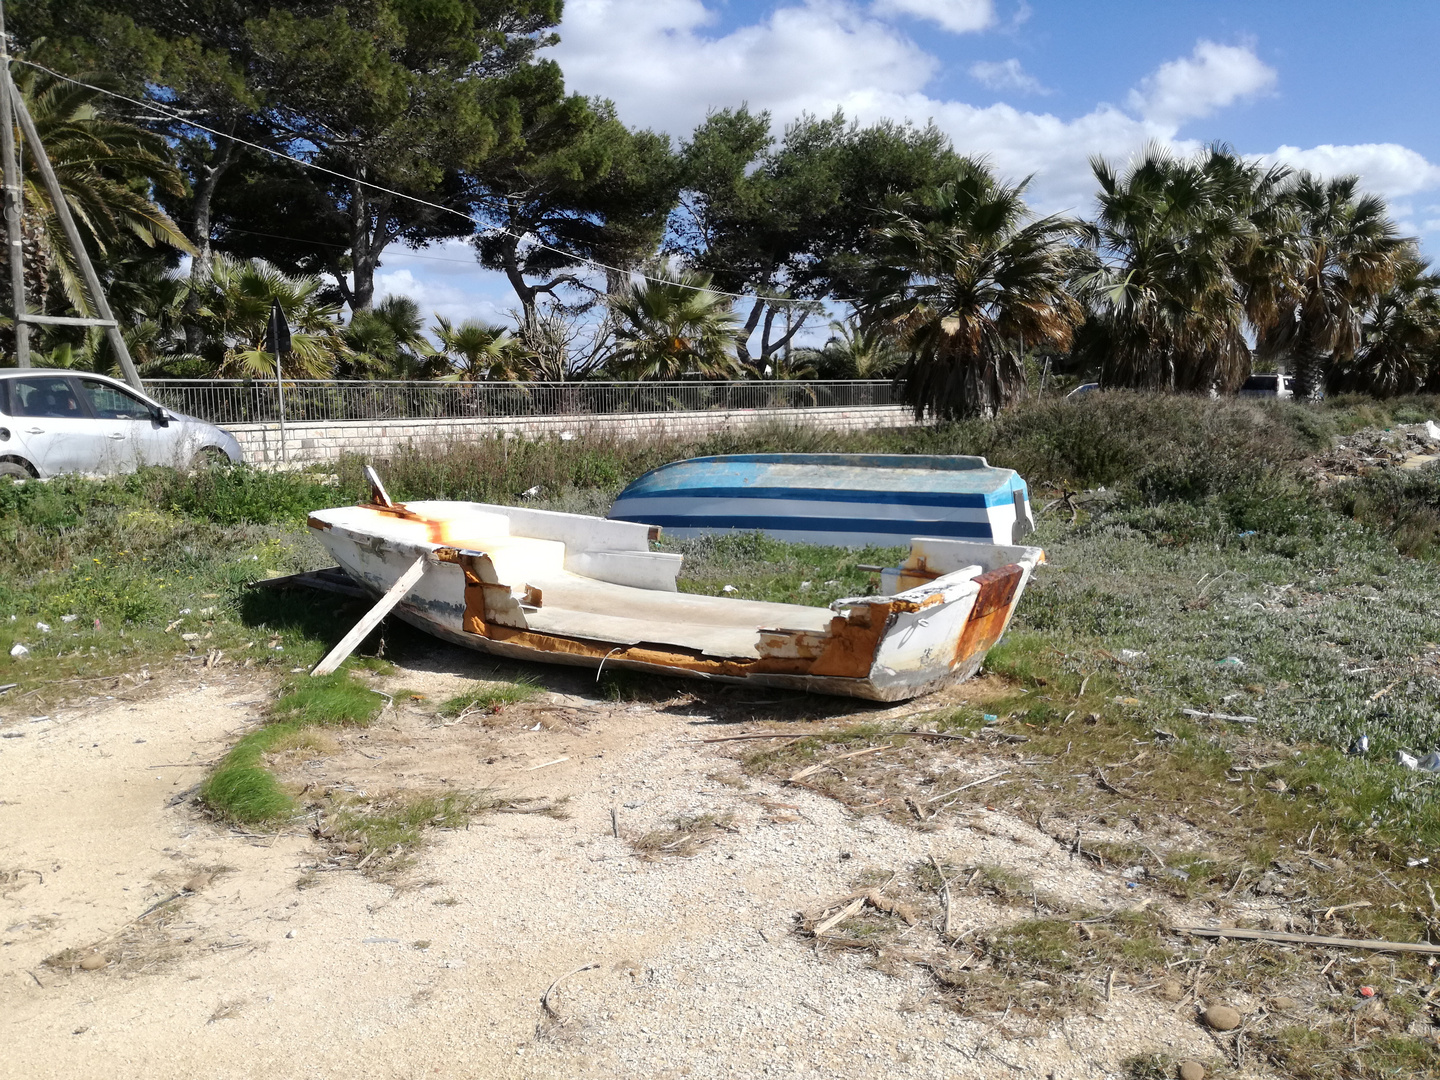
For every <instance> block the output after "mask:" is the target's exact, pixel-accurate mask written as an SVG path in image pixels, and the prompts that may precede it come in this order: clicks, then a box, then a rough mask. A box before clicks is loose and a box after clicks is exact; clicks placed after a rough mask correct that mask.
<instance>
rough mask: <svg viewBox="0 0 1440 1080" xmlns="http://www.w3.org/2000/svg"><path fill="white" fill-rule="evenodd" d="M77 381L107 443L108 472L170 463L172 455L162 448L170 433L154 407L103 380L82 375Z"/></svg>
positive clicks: (164, 446) (165, 444)
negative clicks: (103, 432) (158, 419)
mask: <svg viewBox="0 0 1440 1080" xmlns="http://www.w3.org/2000/svg"><path fill="white" fill-rule="evenodd" d="M79 381H80V387H81V389H82V390H83V391H84V392H85V400H86V401H87V402H88V403H89V405H90V411H91V412H93V413H94V414H95V418H96V421H97V422H98V423H100V424H101V425H102V426H103V427H104V428H105V433H106V438H107V440H108V441H109V442H110V444H111V455H110V461H109V462H108V464H109V468H110V470H111V471H114V472H131V471H133V470H134V469H136V468H138V467H139V466H141V465H160V464H170V463H171V460H170V459H171V458H173V456H174V455H173V454H167V453H166V448H167V446H168V445H169V443H171V442H172V441H173V438H172V432H171V429H170V428H168V427H164V426H161V425H160V424H159V423H158V421H157V420H156V416H157V414H158V410H157V409H156V408H155V406H153V405H151V404H150V402H148V401H146V400H144V399H143V398H140V397H137V396H136V395H135V394H132V393H131V392H130V391H129V390H125V389H123V388H121V387H119V386H116V385H115V384H114V383H111V382H107V381H106V380H104V379H87V378H86V377H85V376H83V375H82V376H80V377H79Z"/></svg>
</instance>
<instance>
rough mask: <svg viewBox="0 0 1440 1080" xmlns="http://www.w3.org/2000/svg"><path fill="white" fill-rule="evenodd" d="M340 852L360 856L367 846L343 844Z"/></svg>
mask: <svg viewBox="0 0 1440 1080" xmlns="http://www.w3.org/2000/svg"><path fill="white" fill-rule="evenodd" d="M340 850H341V851H343V852H344V853H345V854H346V855H359V854H360V852H362V851H364V850H365V845H364V844H355V843H350V844H341V845H340Z"/></svg>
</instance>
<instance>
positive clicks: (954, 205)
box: [863, 158, 1080, 419]
mask: <svg viewBox="0 0 1440 1080" xmlns="http://www.w3.org/2000/svg"><path fill="white" fill-rule="evenodd" d="M1026 183H1028V181H1025V182H1021V183H1019V184H1013V185H1012V184H1004V183H1001V182H1000V181H998V180H996V178H995V176H994V175H993V174H992V173H991V172H990V170H989V168H988V167H987V166H986V165H985V164H984V163H983V162H981V161H977V160H975V159H973V158H963V159H961V161H960V163H959V165H958V167H957V170H956V173H955V176H954V177H953V178H951V179H949V180H947V181H946V182H945V183H943V184H941V185H940V186H939V187H938V188H937V189H935V190H933V191H931V192H929V193H927V194H926V195H924V196H923V197H922V198H921V199H920V200H919V201H907V202H905V203H902V204H901V205H900V206H899V207H897V208H894V209H891V210H890V211H889V212H888V213H887V215H886V217H885V220H884V223H883V225H882V227H881V228H880V229H879V233H878V240H879V244H878V253H877V257H876V258H877V265H876V267H875V269H874V271H873V276H872V281H871V284H870V286H869V287H868V289H867V296H866V300H865V303H864V305H863V319H864V321H865V323H866V324H867V325H868V324H872V323H881V324H884V325H886V326H888V327H891V328H893V329H894V332H895V333H896V336H897V339H898V341H899V344H900V346H901V347H902V348H903V349H904V350H905V351H906V352H907V353H908V354H909V360H908V361H907V363H906V365H905V369H904V373H903V376H902V377H903V379H904V393H905V397H906V400H907V401H908V403H909V404H910V406H911V407H912V408H913V409H914V410H915V415H916V417H917V418H920V417H923V416H924V415H925V414H926V413H929V414H931V415H933V416H937V417H941V418H945V419H950V418H955V417H962V416H993V415H994V414H995V413H996V412H997V411H998V410H1000V409H1001V408H1003V407H1004V406H1005V405H1006V404H1008V403H1009V402H1010V401H1011V400H1013V399H1014V398H1015V396H1016V395H1017V394H1018V393H1019V391H1020V390H1021V388H1022V387H1023V386H1024V378H1025V373H1024V368H1023V367H1022V365H1021V361H1020V349H1019V348H1018V347H1017V346H1018V343H1019V342H1021V341H1022V340H1023V341H1024V342H1025V343H1027V344H1030V345H1038V344H1041V343H1048V344H1050V345H1053V346H1054V347H1056V348H1066V347H1068V346H1069V343H1070V336H1071V332H1072V330H1073V328H1074V325H1075V323H1076V321H1077V320H1078V319H1079V316H1080V308H1079V305H1078V304H1077V303H1076V301H1075V300H1074V298H1073V297H1072V296H1071V295H1070V294H1069V292H1067V291H1066V281H1067V278H1068V275H1069V273H1070V270H1071V263H1072V252H1073V247H1072V245H1071V244H1070V242H1069V241H1070V240H1071V238H1072V237H1073V236H1074V234H1075V225H1074V224H1073V223H1072V222H1070V221H1068V220H1066V219H1064V218H1061V217H1047V218H1042V219H1040V220H1038V221H1032V220H1030V212H1029V209H1028V208H1027V207H1026V205H1025V201H1024V198H1023V197H1022V196H1023V194H1024V190H1025V186H1026Z"/></svg>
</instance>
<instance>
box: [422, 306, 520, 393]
mask: <svg viewBox="0 0 1440 1080" xmlns="http://www.w3.org/2000/svg"><path fill="white" fill-rule="evenodd" d="M435 336H436V338H438V339H439V341H440V355H441V356H442V357H443V358H444V360H445V362H446V364H447V365H448V371H447V373H446V374H444V375H441V376H440V378H442V379H446V380H448V381H451V382H478V381H480V380H481V379H490V380H494V381H497V382H520V381H523V380H525V379H527V378H529V377H530V375H531V374H532V371H531V366H530V364H529V362H528V360H529V355H528V353H527V352H526V350H525V348H524V347H523V346H522V345H521V344H520V343H519V342H518V341H516V340H515V339H514V338H513V337H511V336H510V331H508V330H506V329H505V328H504V327H503V326H492V325H490V324H489V323H486V322H481V321H480V320H479V319H466V320H465V321H464V322H462V323H461V324H460V325H459V326H455V325H453V324H451V322H450V320H449V319H447V318H445V317H444V316H443V315H437V316H436V318H435Z"/></svg>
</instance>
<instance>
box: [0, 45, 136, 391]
mask: <svg viewBox="0 0 1440 1080" xmlns="http://www.w3.org/2000/svg"><path fill="white" fill-rule="evenodd" d="M0 78H3V79H4V80H5V82H6V86H7V89H8V91H9V94H10V105H11V107H12V108H13V109H14V110H15V119H16V120H18V121H19V123H20V134H22V135H23V136H24V137H25V144H26V145H27V146H28V147H29V148H30V153H31V154H32V155H33V156H34V158H35V165H36V166H37V167H38V168H39V170H40V176H41V177H42V178H43V179H44V181H45V187H46V189H47V190H48V191H49V192H50V201H51V203H52V204H53V205H54V207H55V216H56V217H57V218H59V219H60V228H61V229H62V230H63V231H64V233H65V239H66V241H67V242H68V243H69V245H70V251H71V254H73V255H74V256H75V262H76V264H77V265H78V266H79V267H80V274H81V276H82V277H83V278H84V279H85V291H86V292H87V293H89V294H90V302H91V303H92V304H94V305H95V311H96V313H97V314H99V316H100V318H102V319H105V320H108V321H109V322H110V323H111V324H112V325H110V326H107V327H106V328H105V337H106V338H107V339H108V340H109V342H110V348H111V349H113V350H114V352H115V357H116V359H118V360H119V361H120V370H121V371H123V372H124V373H125V381H126V382H127V383H129V384H130V385H131V386H133V387H134V388H135V389H136V390H139V391H140V392H141V393H142V394H143V393H144V392H145V384H144V383H142V382H141V381H140V372H139V371H137V370H136V369H135V361H134V360H132V359H130V349H129V348H128V347H127V346H126V344H125V338H124V337H122V336H121V334H120V326H119V323H117V322H116V321H115V313H114V312H112V311H111V310H110V302H109V301H108V300H106V299H105V290H104V289H103V288H101V286H100V275H99V274H97V273H95V267H94V265H93V264H92V263H91V262H90V253H89V252H88V251H86V250H85V243H84V241H83V240H81V238H80V230H79V228H77V227H76V225H75V219H74V218H73V217H71V216H70V206H69V204H68V203H67V202H66V201H65V193H64V192H63V191H62V190H61V189H60V181H59V180H58V179H56V177H55V169H54V167H53V166H51V164H50V157H49V155H47V154H46V153H45V146H44V144H43V143H41V141H40V132H39V131H37V130H36V128H35V121H34V120H33V119H31V116H30V110H29V109H27V108H26V107H25V99H24V98H23V97H21V96H20V93H19V91H17V90H16V89H15V84H14V82H13V81H12V80H11V78H10V69H9V67H8V66H7V67H3V68H0ZM22 325H23V324H22Z"/></svg>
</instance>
